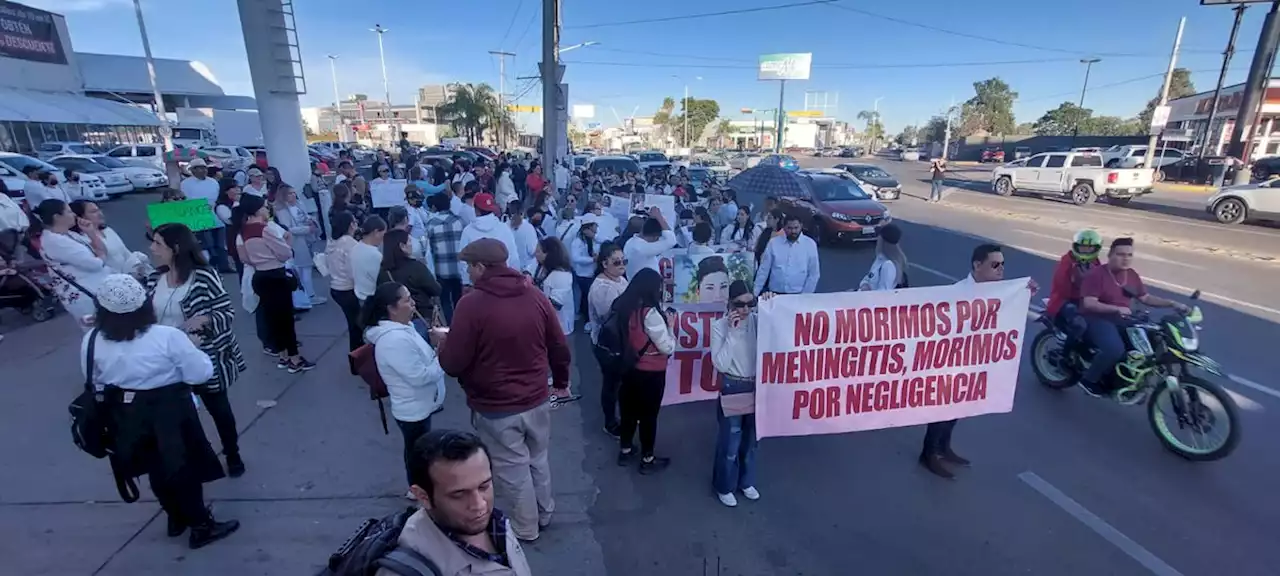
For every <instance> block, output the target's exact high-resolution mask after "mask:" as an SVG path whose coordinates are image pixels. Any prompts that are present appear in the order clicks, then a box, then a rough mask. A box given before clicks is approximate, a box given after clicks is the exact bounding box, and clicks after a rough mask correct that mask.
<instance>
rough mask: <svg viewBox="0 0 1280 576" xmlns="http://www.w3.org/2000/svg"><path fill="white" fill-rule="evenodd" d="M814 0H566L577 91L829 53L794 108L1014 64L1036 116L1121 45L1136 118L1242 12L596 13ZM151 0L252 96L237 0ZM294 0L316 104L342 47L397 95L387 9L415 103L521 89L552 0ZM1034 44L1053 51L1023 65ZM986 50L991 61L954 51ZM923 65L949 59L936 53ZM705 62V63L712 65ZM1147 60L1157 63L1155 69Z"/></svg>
mask: <svg viewBox="0 0 1280 576" xmlns="http://www.w3.org/2000/svg"><path fill="white" fill-rule="evenodd" d="M25 2H26V3H28V4H31V5H34V6H38V7H41V8H45V9H49V10H53V11H55V12H60V13H63V14H65V15H66V16H67V21H68V26H69V27H70V30H71V40H72V44H73V45H74V48H75V49H76V50H77V51H82V52H99V53H110V54H133V55H140V54H141V53H142V45H141V41H140V40H139V37H138V34H137V24H136V21H135V18H134V13H133V10H132V0H25ZM800 2H803V0H646V1H645V2H643V3H634V2H613V1H600V0H563V1H562V14H563V23H564V29H563V31H562V33H561V45H562V46H569V45H572V44H577V43H579V42H584V41H596V42H600V45H599V46H592V47H586V48H582V49H579V50H575V51H572V52H568V53H566V54H564V56H563V60H564V61H565V62H566V64H567V66H568V68H567V72H566V75H565V81H566V82H568V83H569V85H570V101H571V102H572V103H575V104H594V105H595V106H596V118H595V119H594V120H595V121H598V122H602V123H604V124H605V125H606V126H608V125H613V124H616V121H615V119H614V115H613V113H612V112H611V111H610V109H611V107H612V109H614V110H616V111H617V114H618V115H620V116H622V117H626V116H628V115H630V114H631V112H632V110H633V109H635V108H636V107H638V111H637V112H636V114H637V115H639V116H646V115H650V114H652V113H653V111H654V110H655V109H656V108H657V107H658V105H659V103H660V102H661V99H662V97H664V96H672V97H675V98H677V99H679V98H680V96H681V95H682V93H683V90H684V81H683V80H682V79H677V78H673V77H672V76H673V75H679V76H681V77H682V78H683V79H687V80H688V82H689V89H690V93H691V95H692V96H694V97H698V98H714V99H715V100H717V101H718V102H719V103H720V109H721V111H722V114H723V115H726V116H729V117H733V118H742V117H743V116H742V115H741V114H739V113H738V109H739V108H772V107H774V106H776V105H777V99H778V86H777V83H776V82H759V81H757V80H756V79H755V78H756V73H755V70H754V67H755V64H754V63H755V61H756V58H757V56H758V55H759V54H767V53H774V52H812V53H813V63H814V69H813V72H812V76H811V79H810V80H808V81H804V82H791V83H788V86H787V98H786V107H787V108H788V109H799V108H802V107H804V104H805V96H804V92H805V91H815V92H823V91H825V92H827V93H828V94H830V95H831V96H828V98H831V99H833V100H834V99H836V98H837V95H838V107H837V108H836V109H835V111H834V115H835V116H837V117H840V118H842V119H846V120H853V119H854V118H855V116H856V115H857V113H858V111H860V110H865V109H870V108H871V106H872V103H873V101H874V100H875V99H876V98H882V100H881V101H880V112H881V114H882V117H883V119H884V122H885V124H886V127H887V128H888V129H889V130H890V131H897V130H898V129H900V128H901V127H902V126H904V125H906V124H913V123H916V122H918V121H919V122H923V121H925V120H927V119H928V117H929V116H931V115H933V114H936V113H938V112H940V111H941V110H942V109H943V108H945V107H946V105H947V104H948V102H949V101H950V99H951V98H952V97H955V99H956V100H957V101H961V100H964V99H967V98H969V97H970V96H972V92H973V90H972V83H973V82H974V81H977V80H981V79H985V78H989V77H992V76H1000V77H1001V78H1003V79H1004V80H1005V81H1006V82H1008V83H1009V84H1010V85H1011V86H1012V87H1013V89H1014V90H1015V91H1017V92H1018V93H1019V99H1018V101H1017V103H1016V105H1015V108H1014V111H1015V113H1016V114H1017V119H1018V121H1019V122H1029V121H1034V120H1035V119H1036V118H1038V117H1039V116H1040V115H1041V114H1042V113H1043V112H1044V111H1045V110H1046V109H1049V108H1053V107H1056V106H1057V105H1058V104H1060V103H1062V102H1063V101H1066V100H1070V101H1072V102H1074V101H1076V99H1077V98H1078V97H1079V91H1080V87H1081V82H1082V80H1083V75H1084V67H1083V65H1082V64H1080V63H1079V62H1078V60H1079V58H1081V57H1084V56H1087V55H1092V54H1099V55H1102V58H1103V61H1102V62H1100V63H1098V64H1095V65H1094V66H1093V72H1092V75H1091V76H1090V81H1089V83H1090V86H1092V87H1098V88H1097V89H1091V90H1090V91H1089V93H1088V94H1087V95H1086V97H1085V106H1086V107H1089V108H1093V109H1094V110H1095V111H1096V112H1097V113H1101V114H1111V115H1119V116H1131V115H1134V114H1136V113H1137V112H1138V111H1139V110H1141V108H1142V106H1143V105H1144V104H1145V102H1146V100H1147V99H1149V98H1150V97H1152V96H1153V95H1155V93H1156V91H1157V90H1158V89H1159V86H1160V82H1161V78H1160V77H1159V74H1160V73H1161V72H1162V71H1163V70H1164V68H1165V67H1166V65H1167V63H1168V54H1169V50H1170V48H1171V46H1172V43H1173V37H1174V33H1175V32H1176V30H1177V25H1178V18H1179V17H1180V16H1186V17H1187V27H1186V32H1185V35H1184V38H1183V44H1182V45H1183V54H1182V55H1181V57H1180V59H1179V66H1183V67H1186V68H1190V69H1191V70H1192V71H1193V74H1192V80H1193V81H1194V82H1195V85H1196V88H1197V89H1199V90H1211V89H1212V88H1213V84H1214V82H1215V81H1216V79H1217V69H1218V67H1219V66H1220V65H1221V54H1220V53H1221V51H1222V49H1223V48H1224V46H1225V44H1226V39H1227V35H1228V32H1229V30H1230V27H1231V19H1232V13H1231V11H1230V10H1229V9H1228V8H1224V7H1202V6H1200V5H1199V0H1074V1H1073V2H1069V3H1063V2H1047V1H1044V2H1037V1H1032V2H991V1H990V0H987V1H977V0H899V1H890V0H843V1H842V2H838V3H837V4H838V5H840V6H844V7H848V8H853V9H856V10H866V11H870V12H872V13H874V14H876V15H879V16H883V17H887V18H891V19H897V20H900V21H902V22H895V21H891V20H889V19H885V18H879V17H875V16H870V15H867V14H860V13H856V12H854V11H850V10H846V9H840V8H836V7H832V6H823V5H812V6H802V7H793V8H786V9H781V10H771V11H760V12H754V13H747V14H735V15H727V16H720V17H712V18H689V19H683V18H681V19H677V20H674V21H668V22H662V23H650V24H634V25H624V26H592V25H597V24H602V23H612V22H620V21H630V20H637V19H646V18H661V17H672V16H674V17H679V16H685V15H691V14H699V13H709V12H716V11H722V10H735V9H742V8H752V7H758V6H773V5H779V4H790V3H800ZM142 4H143V11H144V14H145V16H146V19H147V27H148V32H149V34H150V38H151V45H152V51H153V53H154V54H155V55H156V56H157V57H167V58H181V59H190V60H200V61H202V62H204V63H206V64H208V65H209V67H210V68H211V69H212V70H213V71H214V74H215V75H216V76H217V77H218V80H219V81H220V83H221V84H222V85H223V87H224V89H225V90H226V91H227V92H228V93H230V94H245V95H252V93H253V91H252V85H251V83H250V82H249V69H248V65H247V64H246V61H245V56H244V43H243V38H242V36H241V33H240V21H239V17H238V15H237V12H236V3H235V1H234V0H183V1H176V0H142ZM294 5H295V10H296V11H297V24H298V33H299V43H300V44H301V47H302V54H303V64H304V67H305V70H306V75H307V84H308V87H309V93H308V94H306V95H304V96H302V103H303V105H304V106H316V105H324V104H326V103H329V102H332V100H333V88H332V81H331V78H330V74H329V64H328V61H327V59H326V58H325V55H326V54H336V55H338V56H339V57H340V58H339V60H338V61H337V65H338V83H339V89H340V91H341V93H342V95H343V96H346V95H347V94H351V93H364V94H368V95H369V97H370V98H371V99H379V100H380V99H381V97H382V75H381V71H380V68H379V65H378V45H377V40H376V37H375V34H374V33H372V32H370V31H368V29H369V28H371V27H372V26H373V24H374V23H381V24H382V25H383V26H385V27H387V28H389V29H390V31H389V32H388V33H387V34H386V35H385V42H386V52H387V70H388V75H389V76H390V85H391V95H392V100H393V101H396V102H398V103H400V102H403V103H408V102H412V99H413V94H414V91H415V90H416V89H417V87H418V86H420V85H423V84H431V83H441V82H449V81H458V82H487V83H489V84H491V85H493V86H495V87H496V86H497V85H498V76H499V75H498V64H497V60H496V58H495V57H493V56H490V55H489V54H488V51H489V50H496V49H499V48H501V49H503V50H506V51H510V52H516V53H517V56H516V58H515V59H514V60H508V74H507V77H508V80H509V82H508V91H515V90H519V89H521V88H524V87H525V86H526V85H527V83H526V82H524V81H517V80H515V78H516V77H517V76H525V75H531V74H533V72H534V68H535V66H536V62H537V60H538V53H539V39H540V26H541V24H540V19H541V2H540V1H539V0H469V1H468V2H448V3H436V2H424V1H413V0H365V1H364V2H352V1H351V0H295V1H294ZM459 7H461V8H462V9H461V10H456V9H455V8H459ZM1265 7H1266V5H1265V4H1264V5H1257V6H1254V7H1253V8H1251V9H1250V10H1249V12H1248V13H1246V15H1245V21H1244V25H1243V26H1242V27H1241V33H1240V39H1241V40H1240V42H1239V44H1240V46H1239V47H1238V48H1239V49H1243V50H1244V51H1243V52H1238V53H1237V54H1236V57H1235V60H1234V61H1233V62H1232V72H1231V73H1230V74H1229V76H1228V83H1234V82H1239V81H1242V80H1243V78H1244V75H1245V72H1246V71H1247V69H1248V65H1249V59H1250V58H1251V57H1252V48H1253V46H1254V44H1255V43H1256V41H1257V37H1258V32H1259V30H1260V28H1261V25H1262V19H1263V16H1264V12H1265ZM913 24H918V25H923V26H924V27H921V26H916V25H913ZM925 27H933V28H938V29H943V30H945V31H946V32H944V31H940V30H934V29H927V28H925ZM948 32H950V33H948ZM962 35H973V36H982V37H987V38H994V39H997V40H999V41H1001V42H1004V44H1001V43H997V42H991V41H986V40H981V39H977V38H970V37H964V36H962ZM1018 44H1022V45H1025V46H1027V47H1023V46H1017V45H1018ZM1027 60H1033V61H1045V60H1048V61H1045V62H1038V63H1008V62H1011V61H1027ZM995 62H1005V63H1004V64H996V63H995ZM971 63H983V64H980V65H963V66H961V65H953V64H971ZM922 64H947V65H948V66H943V67H919V65H922ZM857 66H861V67H862V68H857ZM875 66H880V67H875ZM913 66H914V67H913ZM697 76H701V78H702V79H701V80H695V79H694V78H695V77H697ZM1144 76H1154V77H1150V78H1146V79H1138V78H1141V77H1144ZM1130 80H1132V81H1130ZM1126 81H1128V82H1126ZM1112 84H1115V85H1114V86H1109V85H1112ZM538 98H539V96H538V90H537V88H536V87H534V89H533V90H531V91H530V92H529V93H528V94H527V95H526V96H525V97H524V99H523V100H522V102H525V103H530V104H537V103H540V102H538V101H537V100H538ZM531 124H532V123H531Z"/></svg>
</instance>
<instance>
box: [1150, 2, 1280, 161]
mask: <svg viewBox="0 0 1280 576" xmlns="http://www.w3.org/2000/svg"><path fill="white" fill-rule="evenodd" d="M1277 5H1280V2H1277ZM1186 27H1187V17H1186V16H1183V17H1182V18H1181V19H1180V20H1178V34H1177V35H1176V36H1174V37H1173V51H1172V52H1171V53H1170V54H1169V70H1168V71H1167V72H1165V75H1164V86H1163V87H1161V88H1160V104H1159V105H1160V106H1164V105H1166V104H1168V103H1169V84H1171V83H1172V82H1173V70H1174V68H1176V67H1177V66H1178V51H1179V50H1181V49H1182V30H1183V29H1184V28H1186ZM1152 132H1154V130H1152ZM1159 138H1160V134H1159V133H1158V132H1157V133H1155V134H1152V135H1151V136H1150V137H1149V138H1147V155H1146V157H1145V158H1144V159H1143V161H1142V167H1143V168H1148V169H1152V170H1158V169H1159V168H1160V167H1159V166H1156V164H1155V157H1156V144H1157V143H1158V142H1159Z"/></svg>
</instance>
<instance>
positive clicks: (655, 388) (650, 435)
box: [618, 370, 667, 458]
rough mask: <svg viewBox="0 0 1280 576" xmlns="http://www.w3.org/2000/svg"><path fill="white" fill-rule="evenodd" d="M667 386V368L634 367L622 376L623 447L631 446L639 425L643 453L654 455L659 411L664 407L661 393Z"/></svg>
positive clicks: (620, 396)
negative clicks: (639, 368)
mask: <svg viewBox="0 0 1280 576" xmlns="http://www.w3.org/2000/svg"><path fill="white" fill-rule="evenodd" d="M666 388H667V373H666V372H665V371H663V372H649V371H645V370H631V371H629V372H627V373H626V374H624V375H623V376H622V387H621V390H619V397H618V404H619V406H618V407H619V408H620V409H621V411H622V423H621V426H622V428H621V430H619V435H620V436H621V440H620V442H621V446H622V447H623V448H630V447H631V440H632V439H633V438H634V437H635V434H636V428H637V427H639V429H640V455H641V456H644V457H646V458H647V457H649V456H653V443H654V441H655V440H656V439H657V437H658V411H659V410H661V409H662V393H663V392H665V391H666Z"/></svg>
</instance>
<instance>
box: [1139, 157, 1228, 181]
mask: <svg viewBox="0 0 1280 576" xmlns="http://www.w3.org/2000/svg"><path fill="white" fill-rule="evenodd" d="M1220 166H1225V168H1226V172H1225V181H1227V182H1230V181H1231V180H1232V179H1233V178H1235V177H1236V172H1238V171H1239V170H1240V168H1241V167H1242V166H1243V163H1241V162H1240V160H1237V159H1235V158H1232V157H1230V156H1205V157H1203V158H1200V157H1197V156H1188V157H1186V158H1184V159H1182V160H1180V161H1178V162H1174V163H1173V164H1166V165H1164V166H1161V167H1160V169H1159V170H1157V171H1156V176H1155V177H1156V182H1163V181H1165V180H1169V181H1172V182H1187V183H1191V184H1206V185H1208V184H1212V183H1213V178H1214V172H1215V170H1216V169H1217V168H1218V167H1220Z"/></svg>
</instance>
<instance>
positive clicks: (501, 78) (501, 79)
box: [489, 50, 516, 148]
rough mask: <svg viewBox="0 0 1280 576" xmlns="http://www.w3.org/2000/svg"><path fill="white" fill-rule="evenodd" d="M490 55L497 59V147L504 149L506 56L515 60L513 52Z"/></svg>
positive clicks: (499, 51)
mask: <svg viewBox="0 0 1280 576" xmlns="http://www.w3.org/2000/svg"><path fill="white" fill-rule="evenodd" d="M489 53H490V54H492V55H494V56H497V57H498V139H497V142H498V147H499V148H504V147H505V146H504V144H505V143H506V140H507V137H506V128H507V127H506V126H505V125H504V124H503V122H502V119H503V118H504V117H506V114H507V104H506V101H507V99H506V93H507V56H510V57H512V58H515V56H516V55H515V53H514V52H503V51H501V50H490V51H489Z"/></svg>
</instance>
